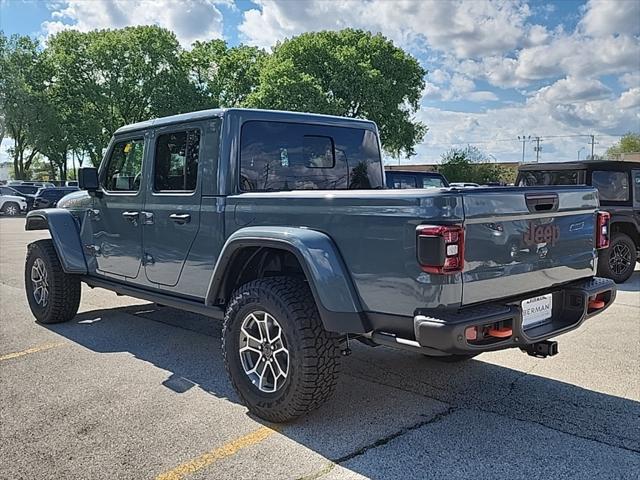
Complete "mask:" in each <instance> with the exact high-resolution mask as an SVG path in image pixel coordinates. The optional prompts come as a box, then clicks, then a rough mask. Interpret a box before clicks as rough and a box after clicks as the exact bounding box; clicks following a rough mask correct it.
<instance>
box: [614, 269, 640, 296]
mask: <svg viewBox="0 0 640 480" xmlns="http://www.w3.org/2000/svg"><path fill="white" fill-rule="evenodd" d="M618 291H620V292H640V265H639V266H638V267H636V270H635V271H634V272H633V275H631V278H629V280H627V281H626V282H624V283H619V284H618Z"/></svg>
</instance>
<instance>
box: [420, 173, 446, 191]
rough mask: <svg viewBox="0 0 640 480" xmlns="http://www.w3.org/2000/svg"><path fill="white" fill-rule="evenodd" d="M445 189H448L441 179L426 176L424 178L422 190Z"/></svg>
mask: <svg viewBox="0 0 640 480" xmlns="http://www.w3.org/2000/svg"><path fill="white" fill-rule="evenodd" d="M434 187H435V188H443V187H446V185H445V183H444V181H443V180H442V178H441V177H436V176H429V175H425V176H424V177H422V188H434Z"/></svg>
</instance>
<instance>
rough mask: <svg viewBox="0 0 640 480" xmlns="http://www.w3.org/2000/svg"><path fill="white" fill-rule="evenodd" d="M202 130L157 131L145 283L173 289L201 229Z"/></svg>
mask: <svg viewBox="0 0 640 480" xmlns="http://www.w3.org/2000/svg"><path fill="white" fill-rule="evenodd" d="M201 136H202V135H201V131H200V129H199V128H198V127H195V126H194V125H182V126H173V125H172V126H170V127H166V128H161V129H158V130H156V131H155V132H154V137H155V138H154V139H153V142H152V143H153V146H152V147H151V148H152V150H151V159H152V162H150V164H152V171H151V173H150V174H149V175H148V176H147V177H148V181H149V184H150V186H149V188H147V189H146V190H147V192H146V199H145V206H144V212H143V215H142V217H141V221H142V223H143V224H144V226H143V261H144V264H145V273H146V276H147V279H148V280H149V281H151V282H154V283H157V284H161V285H166V286H170V287H172V286H175V285H176V284H177V283H178V279H179V278H180V273H181V271H182V268H183V266H184V263H185V260H186V258H187V255H188V254H189V250H190V249H191V246H192V244H193V242H194V240H195V238H196V235H197V233H198V229H199V227H200V198H201V194H200V192H201V186H200V183H201V182H199V181H198V180H199V178H198V177H199V176H198V169H199V165H200V162H199V155H200V142H201Z"/></svg>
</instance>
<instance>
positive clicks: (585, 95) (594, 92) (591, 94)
mask: <svg viewBox="0 0 640 480" xmlns="http://www.w3.org/2000/svg"><path fill="white" fill-rule="evenodd" d="M610 94H611V90H610V89H609V88H608V87H606V86H605V85H604V84H603V83H602V82H600V81H599V80H595V79H588V78H580V77H567V78H563V79H561V80H558V81H557V82H555V83H553V84H552V85H549V86H547V87H543V88H541V89H540V90H539V91H538V92H537V93H536V94H535V98H536V100H538V101H543V102H546V103H549V104H559V103H575V102H584V101H591V100H602V99H605V98H608V97H610Z"/></svg>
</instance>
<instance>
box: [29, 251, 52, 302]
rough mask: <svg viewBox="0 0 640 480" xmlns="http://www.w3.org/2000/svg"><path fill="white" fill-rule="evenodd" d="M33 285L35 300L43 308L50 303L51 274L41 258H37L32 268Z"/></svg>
mask: <svg viewBox="0 0 640 480" xmlns="http://www.w3.org/2000/svg"><path fill="white" fill-rule="evenodd" d="M31 285H32V287H33V292H32V295H33V299H34V300H35V301H36V303H37V304H38V305H40V306H41V307H42V308H44V307H46V306H47V303H49V274H48V273H47V267H46V266H45V264H44V262H43V261H42V259H41V258H36V260H35V261H34V262H33V265H32V267H31Z"/></svg>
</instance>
